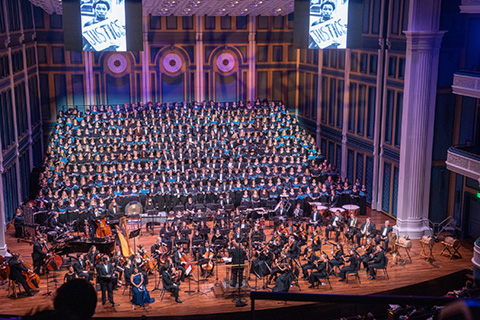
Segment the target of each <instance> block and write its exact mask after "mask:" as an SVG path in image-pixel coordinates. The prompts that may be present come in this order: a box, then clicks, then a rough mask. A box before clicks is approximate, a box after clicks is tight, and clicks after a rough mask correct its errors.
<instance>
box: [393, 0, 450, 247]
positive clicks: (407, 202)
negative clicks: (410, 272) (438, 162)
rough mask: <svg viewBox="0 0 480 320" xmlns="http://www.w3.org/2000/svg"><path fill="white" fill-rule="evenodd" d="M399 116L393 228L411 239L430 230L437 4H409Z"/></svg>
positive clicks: (422, 0)
mask: <svg viewBox="0 0 480 320" xmlns="http://www.w3.org/2000/svg"><path fill="white" fill-rule="evenodd" d="M409 18H410V19H409V20H410V21H409V30H408V31H406V32H405V34H406V35H407V61H406V66H405V89H404V102H403V114H402V136H401V148H400V175H399V186H398V191H399V194H398V210H397V211H398V217H397V230H398V231H399V233H400V234H401V235H403V234H408V235H409V236H410V237H411V238H419V237H421V236H423V234H424V231H425V230H426V229H427V228H428V224H426V222H427V220H428V210H429V198H430V178H431V164H432V147H433V133H434V117H435V99H436V91H437V75H438V60H439V52H440V43H441V39H442V37H443V34H444V32H439V31H438V26H439V18H440V0H411V1H410V14H409Z"/></svg>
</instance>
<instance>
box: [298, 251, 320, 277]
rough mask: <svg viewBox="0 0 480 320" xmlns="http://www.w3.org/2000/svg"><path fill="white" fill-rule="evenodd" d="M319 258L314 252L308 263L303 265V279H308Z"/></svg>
mask: <svg viewBox="0 0 480 320" xmlns="http://www.w3.org/2000/svg"><path fill="white" fill-rule="evenodd" d="M318 259H319V258H318V256H317V255H316V254H315V253H314V252H313V251H312V254H311V255H310V257H309V258H308V261H307V263H305V264H304V265H302V271H303V277H304V278H308V270H310V269H313V268H315V264H314V263H315V261H317V260H318Z"/></svg>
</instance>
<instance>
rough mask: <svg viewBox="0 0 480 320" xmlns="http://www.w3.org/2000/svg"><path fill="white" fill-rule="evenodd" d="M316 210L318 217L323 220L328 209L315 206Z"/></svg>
mask: <svg viewBox="0 0 480 320" xmlns="http://www.w3.org/2000/svg"><path fill="white" fill-rule="evenodd" d="M317 209H318V212H319V213H320V215H321V216H322V217H324V218H325V216H326V215H327V210H328V207H325V206H317Z"/></svg>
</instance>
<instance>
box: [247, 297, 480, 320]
mask: <svg viewBox="0 0 480 320" xmlns="http://www.w3.org/2000/svg"><path fill="white" fill-rule="evenodd" d="M250 300H251V318H252V319H253V320H254V319H255V301H257V300H270V301H296V302H317V303H335V304H368V305H389V304H399V305H420V306H443V305H446V304H448V303H450V302H453V301H456V300H459V299H458V298H450V297H425V296H401V295H399V296H392V295H340V294H311V293H278V292H261V291H252V292H250ZM465 302H466V305H467V306H469V307H475V308H479V307H480V300H478V299H465ZM299 316H300V315H299Z"/></svg>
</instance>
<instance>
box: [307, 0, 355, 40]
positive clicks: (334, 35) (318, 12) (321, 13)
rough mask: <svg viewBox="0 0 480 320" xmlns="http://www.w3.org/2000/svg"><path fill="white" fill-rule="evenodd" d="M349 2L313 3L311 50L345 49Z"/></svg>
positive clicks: (311, 13)
mask: <svg viewBox="0 0 480 320" xmlns="http://www.w3.org/2000/svg"><path fill="white" fill-rule="evenodd" d="M347 21H348V0H324V1H311V3H310V27H309V34H310V36H309V38H310V39H309V45H308V48H309V49H331V48H345V47H346V39H347Z"/></svg>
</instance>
